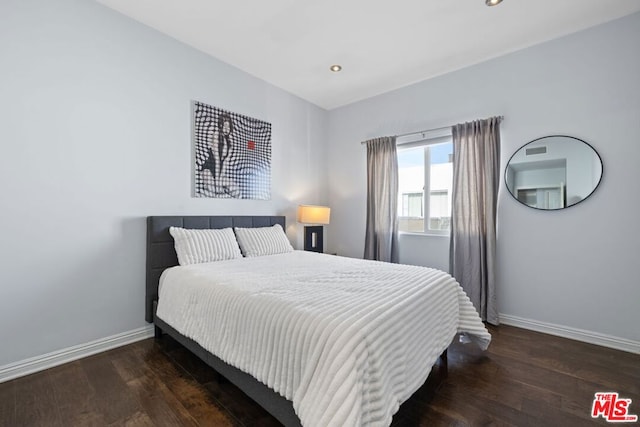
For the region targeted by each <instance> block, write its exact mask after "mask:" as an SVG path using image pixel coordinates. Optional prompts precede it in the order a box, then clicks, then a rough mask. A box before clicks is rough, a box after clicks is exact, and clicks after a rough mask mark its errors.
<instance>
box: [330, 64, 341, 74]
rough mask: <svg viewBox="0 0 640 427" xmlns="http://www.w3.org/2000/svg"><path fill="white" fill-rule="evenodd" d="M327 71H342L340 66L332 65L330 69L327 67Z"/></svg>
mask: <svg viewBox="0 0 640 427" xmlns="http://www.w3.org/2000/svg"><path fill="white" fill-rule="evenodd" d="M329 69H330V70H331V71H333V72H334V73H337V72H338V71H340V70H342V65H338V64H336V65H332V66H331V67H329Z"/></svg>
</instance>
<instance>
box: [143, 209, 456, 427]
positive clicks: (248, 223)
mask: <svg viewBox="0 0 640 427" xmlns="http://www.w3.org/2000/svg"><path fill="white" fill-rule="evenodd" d="M275 224H280V225H281V226H282V228H283V229H284V228H285V217H284V216H150V217H147V266H146V298H145V319H146V321H147V322H149V323H153V324H154V326H155V336H156V338H160V337H161V336H162V333H166V334H168V335H170V336H171V337H172V338H173V339H175V340H176V341H178V342H179V343H180V344H182V345H183V346H185V347H186V348H187V349H188V350H189V351H191V352H192V353H194V354H195V355H196V356H198V357H199V358H200V359H202V360H203V361H204V362H205V363H206V364H207V365H209V366H211V367H212V368H213V369H214V370H215V371H216V372H218V373H219V374H221V375H222V376H224V377H225V378H227V379H228V380H229V381H230V382H232V383H233V384H235V385H236V386H237V387H238V388H240V389H241V390H242V391H243V392H244V393H245V394H247V396H249V397H250V398H251V399H253V400H254V401H255V402H257V403H258V404H259V405H260V406H262V407H263V408H264V409H266V410H267V411H268V412H269V413H271V415H273V416H274V417H275V418H276V419H277V420H278V421H280V422H281V423H282V424H284V425H285V426H287V427H294V426H295V427H298V426H301V424H300V419H299V418H298V416H297V415H296V413H295V411H294V410H293V403H292V402H291V401H290V400H287V399H285V398H284V397H282V396H281V395H279V394H278V393H276V392H275V391H273V390H272V389H271V388H269V387H267V386H266V385H264V384H262V383H261V382H259V381H258V380H256V379H255V378H254V377H252V376H251V375H249V374H247V373H245V372H242V371H240V370H239V369H237V368H235V367H233V366H231V365H229V364H227V363H225V362H223V361H222V360H220V359H219V358H218V357H216V356H214V355H213V354H211V353H209V352H208V351H207V350H205V349H204V348H202V347H201V346H200V345H199V344H198V343H197V342H195V341H193V340H191V339H189V338H187V337H185V336H183V335H181V334H180V333H179V332H177V331H176V330H175V329H174V328H172V327H171V326H169V325H168V324H166V323H165V322H164V321H163V320H162V319H160V318H158V317H156V316H155V313H156V306H157V303H158V285H159V280H160V275H161V274H162V272H163V271H164V270H165V269H167V268H169V267H173V266H176V265H178V258H177V256H176V252H175V249H174V242H173V238H172V237H171V235H170V234H169V227H172V226H173V227H183V228H191V229H216V228H226V227H243V228H256V227H269V226H272V225H275ZM437 366H438V373H439V377H440V379H444V378H445V377H446V375H447V351H446V350H445V351H444V352H443V353H442V355H441V356H440V359H439V363H438V364H437Z"/></svg>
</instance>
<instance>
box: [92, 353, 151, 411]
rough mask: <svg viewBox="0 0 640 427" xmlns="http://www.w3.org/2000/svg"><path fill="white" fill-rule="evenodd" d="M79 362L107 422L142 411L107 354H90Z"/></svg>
mask: <svg viewBox="0 0 640 427" xmlns="http://www.w3.org/2000/svg"><path fill="white" fill-rule="evenodd" d="M111 354H113V353H111ZM80 363H81V366H82V368H83V370H84V372H85V375H86V376H87V380H88V381H89V384H90V385H91V387H93V389H94V390H95V397H96V402H97V405H98V408H99V411H100V413H101V414H102V415H103V417H104V420H105V422H106V423H107V424H113V423H118V422H124V420H127V419H130V418H131V417H133V416H134V415H135V414H136V413H137V412H144V411H143V410H142V408H141V407H140V405H139V403H138V401H137V399H136V396H135V395H134V393H133V392H132V391H131V390H130V389H129V387H128V385H127V383H126V382H124V380H123V379H122V378H121V377H120V375H118V372H117V371H116V369H115V367H114V366H113V364H112V361H111V360H110V358H109V354H106V353H103V354H99V355H96V356H91V357H88V358H86V359H82V360H81V361H80Z"/></svg>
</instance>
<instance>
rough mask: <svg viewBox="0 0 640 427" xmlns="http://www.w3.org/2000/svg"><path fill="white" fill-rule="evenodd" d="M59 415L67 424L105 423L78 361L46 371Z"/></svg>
mask: <svg viewBox="0 0 640 427" xmlns="http://www.w3.org/2000/svg"><path fill="white" fill-rule="evenodd" d="M48 373H49V377H50V378H51V382H52V384H53V391H54V394H55V397H56V401H57V403H58V410H59V411H60V416H61V417H62V419H63V420H65V423H67V422H68V423H69V425H74V426H75V425H81V426H101V425H105V424H107V423H106V421H105V420H104V417H103V414H102V412H101V410H100V406H99V404H98V402H97V400H96V392H95V389H94V388H93V387H92V386H91V384H89V380H88V379H87V376H86V374H85V371H84V369H83V368H82V365H81V363H80V362H79V361H75V362H71V363H67V364H65V365H62V366H58V367H55V368H52V369H50V370H49V371H48Z"/></svg>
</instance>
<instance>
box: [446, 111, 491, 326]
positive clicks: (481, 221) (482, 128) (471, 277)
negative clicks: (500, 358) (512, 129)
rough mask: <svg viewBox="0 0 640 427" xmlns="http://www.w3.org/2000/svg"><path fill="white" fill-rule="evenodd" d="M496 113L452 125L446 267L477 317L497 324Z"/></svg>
mask: <svg viewBox="0 0 640 427" xmlns="http://www.w3.org/2000/svg"><path fill="white" fill-rule="evenodd" d="M501 120H502V118H501V117H492V118H490V119H487V120H478V121H474V122H471V123H463V124H458V125H455V126H454V127H453V128H452V133H453V190H452V202H451V205H452V206H451V242H450V247H449V251H450V252H449V270H450V271H449V272H450V273H451V275H452V276H453V277H455V278H456V280H457V281H458V282H459V283H460V285H462V287H463V289H464V290H465V292H466V293H467V295H469V298H470V299H471V302H472V303H473V305H474V306H475V307H476V309H477V310H478V312H479V313H480V316H481V317H482V320H486V321H487V322H489V323H492V324H494V325H497V324H498V323H499V319H498V308H497V306H496V287H495V286H496V208H497V204H498V186H499V181H500V122H501Z"/></svg>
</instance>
